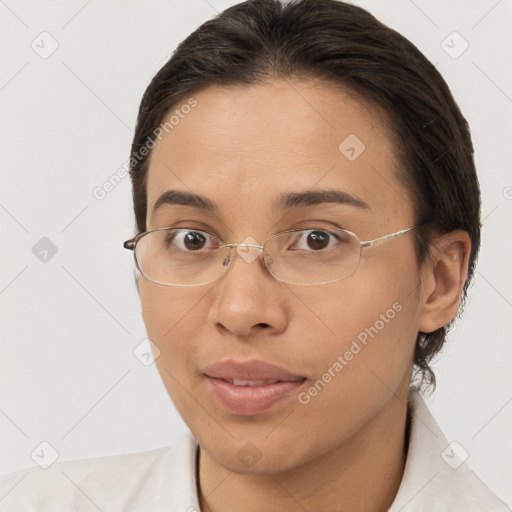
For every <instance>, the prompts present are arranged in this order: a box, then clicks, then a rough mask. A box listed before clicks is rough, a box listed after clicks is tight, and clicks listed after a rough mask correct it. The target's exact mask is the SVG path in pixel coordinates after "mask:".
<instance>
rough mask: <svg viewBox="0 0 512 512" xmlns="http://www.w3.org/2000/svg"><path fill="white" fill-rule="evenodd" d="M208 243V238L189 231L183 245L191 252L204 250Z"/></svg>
mask: <svg viewBox="0 0 512 512" xmlns="http://www.w3.org/2000/svg"><path fill="white" fill-rule="evenodd" d="M205 242H206V237H205V236H204V235H203V234H202V233H198V232H197V231H189V232H188V233H186V234H185V236H184V237H183V245H184V246H185V247H186V248H187V249H188V250H190V251H197V250H198V249H202V248H203V247H204V244H205Z"/></svg>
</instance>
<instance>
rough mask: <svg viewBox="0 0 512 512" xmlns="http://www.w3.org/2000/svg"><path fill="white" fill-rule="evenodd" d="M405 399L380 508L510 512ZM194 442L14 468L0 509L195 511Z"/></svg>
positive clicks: (4, 482)
mask: <svg viewBox="0 0 512 512" xmlns="http://www.w3.org/2000/svg"><path fill="white" fill-rule="evenodd" d="M410 401H411V403H412V411H411V413H412V416H411V417H412V420H411V427H410V428H411V430H410V438H409V449H408V454H407V461H406V465H405V471H404V475H403V478H402V482H401V484H400V488H399V490H398V493H397V495H396V497H395V500H394V502H393V504H392V506H391V508H390V509H389V511H388V512H444V511H446V512H473V511H474V512H477V511H478V512H483V511H485V512H505V511H509V512H510V509H509V508H508V507H507V506H506V505H505V504H504V503H503V502H502V501H501V500H500V499H499V498H497V497H496V496H495V495H494V494H493V493H492V492H491V491H490V490H489V488H488V487H486V486H485V484H484V483H483V482H482V481H481V480H480V479H479V478H478V477H477V476H476V475H475V474H474V473H473V472H472V471H471V469H469V467H468V466H467V465H466V464H465V463H462V464H461V465H459V464H460V463H461V461H460V460H458V459H457V456H456V455H455V454H454V453H453V450H451V448H450V447H448V444H449V443H448V441H447V440H446V438H445V437H444V435H443V434H442V432H441V430H440V428H439V426H438V424H437V423H436V421H435V420H434V418H433V417H432V415H431V414H430V412H429V410H428V408H427V406H426V405H425V403H424V401H423V399H422V398H421V396H420V395H419V394H418V393H416V392H412V393H411V395H410ZM197 448H198V445H197V441H196V440H195V439H194V437H193V436H192V435H191V434H190V433H188V434H186V435H185V436H184V437H183V438H182V439H181V440H180V442H179V443H177V444H176V445H175V446H173V447H164V448H158V449H156V450H151V451H146V452H141V453H133V454H127V455H113V456H106V457H96V458H92V459H81V460H73V461H67V462H57V463H55V464H53V465H52V466H50V467H49V468H48V469H41V468H40V467H38V466H35V467H31V468H27V469H23V470H19V471H16V472H14V473H10V474H8V475H5V476H3V477H0V511H1V512H7V511H9V512H18V511H20V512H30V511H38V512H46V511H52V512H61V511H62V512H64V511H74V512H89V511H94V512H98V510H100V511H102V512H114V511H137V512H138V511H144V512H160V511H162V512H164V511H166V512H169V511H172V512H199V511H200V509H199V504H198V498H197V488H196V477H195V475H196V452H197ZM454 468H456V469H454ZM329 512H332V511H329Z"/></svg>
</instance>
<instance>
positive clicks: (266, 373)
mask: <svg viewBox="0 0 512 512" xmlns="http://www.w3.org/2000/svg"><path fill="white" fill-rule="evenodd" d="M203 374H204V376H205V377H206V380H207V383H208V389H209V391H210V392H211V394H212V395H213V397H214V399H215V400H216V401H217V403H218V404H219V405H221V406H222V407H223V408H224V409H226V410H227V411H228V412H231V413H233V414H240V415H254V414H259V413H261V412H264V411H266V410H268V409H270V408H271V407H272V406H274V405H276V404H277V403H278V402H281V401H283V400H285V399H286V398H288V397H290V396H291V395H293V394H295V392H296V391H297V390H298V388H300V387H301V386H302V385H303V384H304V382H305V380H306V377H304V376H302V375H299V374H296V373H292V372H290V371H288V370H285V369H284V368H281V367H280V366H277V365H274V364H271V363H267V362H265V361H258V360H251V361H241V362H239V361H234V360H229V361H223V362H219V363H215V364H213V365H210V366H207V367H206V368H205V369H204V370H203ZM233 379H236V380H249V381H266V380H267V381H269V383H264V384H262V385H256V386H236V385H234V384H232V383H231V382H229V381H232V380H233ZM275 381H278V382H275Z"/></svg>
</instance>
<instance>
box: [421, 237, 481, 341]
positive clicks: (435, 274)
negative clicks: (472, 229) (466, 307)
mask: <svg viewBox="0 0 512 512" xmlns="http://www.w3.org/2000/svg"><path fill="white" fill-rule="evenodd" d="M470 251H471V240H470V238H469V234H468V233H467V232H466V231H462V230H456V231H451V232H450V233H447V234H445V235H442V236H440V237H439V238H437V239H436V240H435V241H434V242H433V246H432V250H431V257H430V258H428V259H427V260H426V261H425V264H424V268H423V281H422V294H421V304H420V309H419V318H418V330H419V331H421V332H426V333H428V332H433V331H435V330H436V329H439V328H440V327H443V326H445V325H446V324H448V323H449V322H450V321H451V320H453V318H454V317H455V315H456V314H457V310H458V308H459V304H460V294H461V291H462V288H463V287H464V284H465V282H466V278H467V275H468V262H469V254H470Z"/></svg>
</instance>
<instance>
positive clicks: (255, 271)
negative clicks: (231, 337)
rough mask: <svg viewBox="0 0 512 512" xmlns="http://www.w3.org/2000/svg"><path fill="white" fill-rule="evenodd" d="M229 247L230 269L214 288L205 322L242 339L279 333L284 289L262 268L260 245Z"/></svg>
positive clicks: (285, 314)
mask: <svg viewBox="0 0 512 512" xmlns="http://www.w3.org/2000/svg"><path fill="white" fill-rule="evenodd" d="M229 246H230V247H231V254H230V258H231V261H230V267H229V270H228V272H227V273H226V274H225V275H224V276H223V277H222V278H221V279H220V280H219V282H218V283H217V284H216V286H215V288H216V293H215V294H214V295H213V294H212V295H213V297H215V299H214V303H213V304H212V307H211V308H210V312H209V321H210V322H211V323H212V324H213V325H214V326H215V327H216V328H217V329H219V330H221V331H223V332H231V333H233V334H235V335H236V336H239V337H243V338H248V337H250V336H251V335H253V334H258V333H259V332H261V331H262V330H265V331H268V333H269V334H270V333H273V334H275V333H277V332H282V331H283V330H284V329H285V328H286V325H287V322H288V316H289V315H288V304H287V302H286V299H287V297H286V293H285V292H286V291H287V290H285V289H284V285H283V283H281V282H279V281H277V280H276V279H275V278H274V277H273V276H272V275H271V274H270V272H269V271H268V270H267V268H266V267H265V264H264V262H263V258H262V257H261V256H262V250H263V246H262V245H260V244H258V243H257V242H256V240H254V239H250V240H249V239H246V240H244V242H243V243H240V244H229ZM288 295H289V294H288ZM219 296H220V298H219Z"/></svg>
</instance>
